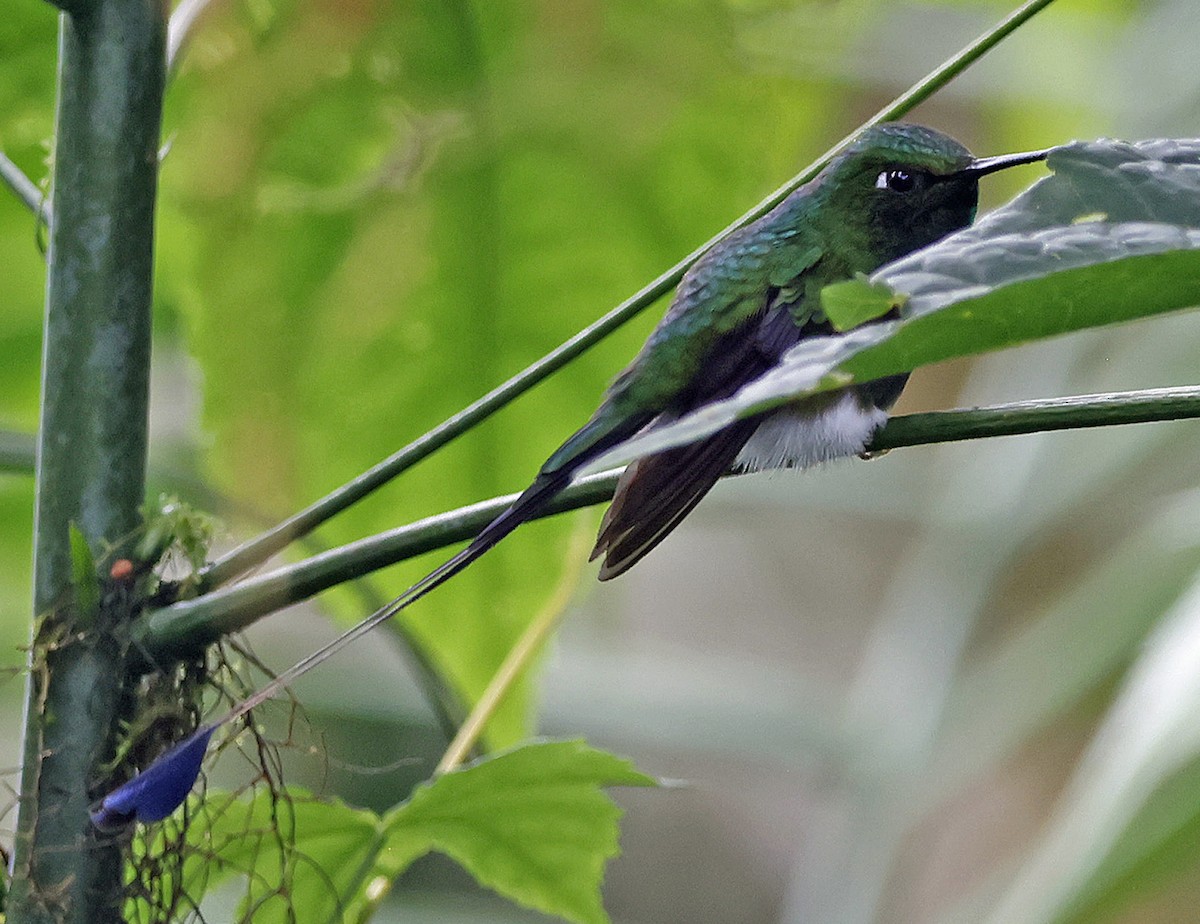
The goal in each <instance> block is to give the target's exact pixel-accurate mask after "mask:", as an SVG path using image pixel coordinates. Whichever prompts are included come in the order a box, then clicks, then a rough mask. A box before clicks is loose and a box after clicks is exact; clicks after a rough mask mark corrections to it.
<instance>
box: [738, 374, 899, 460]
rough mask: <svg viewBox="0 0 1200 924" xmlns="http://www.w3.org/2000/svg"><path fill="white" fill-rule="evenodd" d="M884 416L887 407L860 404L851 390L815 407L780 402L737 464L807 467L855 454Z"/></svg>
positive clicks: (884, 420) (883, 419) (867, 440)
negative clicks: (792, 405)
mask: <svg viewBox="0 0 1200 924" xmlns="http://www.w3.org/2000/svg"><path fill="white" fill-rule="evenodd" d="M887 419H888V415H887V412H886V411H882V410H880V409H879V408H877V407H874V406H871V407H868V408H864V407H863V406H862V404H861V403H860V401H859V398H858V396H857V395H855V394H854V393H853V392H850V391H844V392H842V393H841V394H840V395H838V396H837V398H836V399H835V400H833V401H832V402H830V403H828V404H824V405H823V406H821V407H820V408H818V409H816V410H814V409H812V408H811V406H810V407H808V408H805V407H804V406H803V405H800V406H795V407H785V408H782V409H780V410H778V411H776V412H775V413H774V414H772V415H771V416H770V417H768V418H767V419H766V420H764V421H763V422H762V424H760V425H759V428H758V429H757V430H755V431H754V435H753V436H752V437H750V440H749V441H748V442H747V443H746V445H745V446H744V447H743V448H742V451H741V453H740V454H739V455H738V457H737V466H738V467H739V468H742V469H745V470H747V471H759V470H761V469H768V468H809V467H810V466H813V465H817V464H818V463H820V462H829V461H831V460H832V459H841V458H844V457H845V456H853V455H858V453H860V452H862V451H863V449H865V448H866V445H867V443H868V442H869V441H870V439H871V437H872V436H874V435H875V431H876V430H878V429H879V428H880V427H882V426H883V425H884V423H886V422H887Z"/></svg>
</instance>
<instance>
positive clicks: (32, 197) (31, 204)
mask: <svg viewBox="0 0 1200 924" xmlns="http://www.w3.org/2000/svg"><path fill="white" fill-rule="evenodd" d="M0 180H3V181H4V185H5V186H7V187H8V188H9V189H11V190H12V191H13V193H15V194H16V197H17V198H18V199H20V200H21V201H22V202H23V203H24V204H25V207H26V208H27V209H29V211H31V212H33V214H34V215H36V216H37V217H39V218H41V219H43V220H44V221H45V222H46V224H49V223H50V207H49V206H48V205H47V204H46V197H45V196H44V195H42V191H41V190H40V189H39V188H38V185H37V183H35V182H33V180H31V179H30V178H29V177H28V176H26V175H25V172H24V171H23V170H22V169H21V168H20V167H18V166H17V165H16V164H15V163H13V161H12V159H11V158H10V157H9V156H8V155H7V154H5V153H4V152H3V151H0Z"/></svg>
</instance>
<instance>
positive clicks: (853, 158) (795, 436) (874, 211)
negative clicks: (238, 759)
mask: <svg viewBox="0 0 1200 924" xmlns="http://www.w3.org/2000/svg"><path fill="white" fill-rule="evenodd" d="M1048 153H1049V151H1034V152H1029V153H1024V154H1009V155H1003V156H1000V157H984V158H977V157H974V156H973V155H972V154H971V152H970V151H969V150H967V149H966V148H965V147H964V146H963V145H961V144H960V143H959V142H957V141H955V140H954V139H953V138H950V137H949V136H947V135H944V134H942V133H940V132H937V131H934V130H933V129H929V128H925V127H923V126H920V125H913V124H908V123H899V122H893V123H883V124H879V125H875V126H873V127H871V128H868V129H866V130H864V131H863V132H861V133H860V134H859V135H858V136H857V137H856V138H855V139H854V140H853V141H852V142H851V143H850V144H849V145H848V146H847V147H846V148H845V149H844V150H843V151H842V152H841V153H840V154H839V155H837V156H836V157H835V158H834V159H833V160H831V161H830V163H829V164H828V165H827V166H826V167H825V169H823V170H822V171H821V172H820V173H819V174H818V175H817V176H816V177H815V178H814V179H813V180H812V181H810V182H808V183H806V184H804V185H803V186H801V187H799V188H798V189H796V190H795V191H794V192H792V193H791V194H790V195H789V196H787V198H785V199H784V200H783V201H782V202H781V203H780V204H779V205H777V206H776V207H775V208H774V209H772V210H771V211H770V212H768V213H767V214H766V215H764V216H762V217H761V218H759V219H758V220H756V221H754V222H752V223H750V224H747V225H746V226H744V227H743V228H741V229H739V230H737V231H734V232H733V233H731V234H729V235H727V236H726V237H724V238H722V239H721V241H720V242H718V243H717V244H715V245H714V246H713V247H712V248H711V249H709V250H708V251H707V252H706V253H705V254H704V255H703V256H702V257H701V258H700V259H699V260H697V261H696V263H695V264H693V265H692V267H691V269H690V270H688V272H687V273H686V274H685V275H684V276H683V278H682V280H681V281H680V283H679V286H678V288H677V289H676V292H675V296H674V299H673V300H672V302H671V304H670V306H669V307H668V309H667V311H666V314H665V315H664V316H663V319H662V321H661V322H659V324H658V325H657V327H655V329H654V330H653V332H652V333H651V334H650V336H649V338H648V339H647V340H646V343H645V345H644V346H643V347H642V349H641V351H640V352H639V353H638V354H637V356H636V357H634V359H633V361H632V362H631V363H630V364H629V366H627V367H626V368H625V370H624V371H623V372H621V373H620V374H619V375H618V376H617V377H616V378H615V379H614V381H613V382H612V384H611V385H610V386H609V388H608V390H607V391H606V393H605V395H604V397H603V400H602V401H601V402H600V405H599V407H598V408H597V410H596V412H595V413H594V414H593V415H592V417H591V418H590V419H589V420H588V421H587V423H585V424H584V425H583V426H582V427H580V428H579V429H578V430H577V431H576V432H575V433H574V434H573V435H571V436H570V437H569V438H568V439H567V440H566V441H565V442H564V443H563V444H562V445H561V446H560V447H559V448H558V449H556V450H555V451H554V452H553V453H552V454H551V455H550V457H549V458H548V459H547V460H546V462H545V463H544V464H543V465H542V467H541V469H540V470H539V471H538V472H537V474H536V476H535V477H534V479H533V481H532V483H531V484H530V485H529V487H528V488H526V489H525V491H524V492H523V493H522V494H520V495H519V496H518V497H517V499H516V500H515V501H514V502H513V503H512V505H511V506H510V507H508V508H507V509H506V510H505V511H504V512H502V513H501V514H499V515H498V516H497V517H496V518H495V519H494V520H492V522H491V523H489V524H488V525H487V526H485V527H484V528H483V530H481V531H480V532H479V534H478V535H477V536H476V537H475V538H474V539H473V540H472V541H471V543H470V544H469V545H467V546H466V547H465V548H464V549H463V550H462V551H460V552H458V553H457V554H456V555H454V556H453V557H451V558H450V559H449V560H448V561H447V562H445V563H444V564H443V565H441V566H440V567H438V568H436V569H435V570H433V571H431V572H430V573H429V574H427V575H426V576H425V577H424V578H422V579H421V580H420V581H418V582H417V583H416V584H414V585H412V586H411V587H410V588H408V590H406V591H405V592H404V593H402V594H401V595H400V596H399V597H397V598H396V599H395V600H393V601H392V603H391V604H389V605H388V606H387V607H384V608H383V609H381V610H379V611H377V612H376V613H374V614H372V615H371V616H369V617H367V618H366V619H364V620H363V621H362V622H360V623H358V625H356V626H354V627H352V628H351V629H348V630H347V631H346V632H345V633H343V634H342V635H340V636H338V637H337V638H336V639H334V640H333V641H331V642H329V643H328V644H327V645H326V646H324V647H323V648H321V649H320V650H318V651H316V652H314V653H313V654H311V655H309V656H308V657H306V658H305V659H303V660H302V661H300V662H298V663H297V664H295V665H293V666H292V667H291V668H289V669H288V670H286V671H284V672H283V673H281V674H279V675H278V676H277V677H276V678H275V679H274V680H273V681H272V682H270V683H269V684H267V685H266V686H264V687H263V688H262V689H261V690H259V691H258V692H257V693H256V694H254V696H252V697H250V698H249V699H247V700H246V701H244V702H243V703H241V704H239V705H238V706H236V707H234V708H233V709H232V710H231V711H230V712H229V713H228V714H227V715H225V716H224V717H223V718H221V719H219V720H218V721H217V722H214V723H210V724H209V725H206V726H205V727H203V728H201V729H199V730H198V731H196V732H194V733H193V734H192V736H191V737H189V738H188V739H186V740H185V741H183V742H182V743H180V744H179V745H177V746H176V747H175V748H174V749H172V750H171V751H169V752H168V753H167V754H165V755H163V757H162V758H160V759H159V760H158V761H156V762H155V763H154V764H152V765H151V766H150V767H148V768H147V769H146V770H145V771H143V772H142V773H141V774H139V775H138V776H136V777H134V778H133V779H132V780H130V781H129V782H128V783H126V784H124V785H123V786H121V787H119V788H118V789H116V790H114V791H113V792H112V793H110V794H109V795H108V796H106V797H105V798H104V799H103V800H102V802H101V804H100V805H99V806H98V807H97V809H96V810H95V812H94V813H93V820H94V822H95V823H96V824H97V826H99V827H101V828H110V827H113V826H119V825H120V824H122V823H124V821H127V820H128V819H130V818H134V817H136V818H139V819H140V820H143V821H154V820H158V819H160V818H164V817H166V815H167V814H169V813H170V812H171V811H173V810H174V808H175V807H176V806H178V805H179V804H180V803H181V802H182V801H183V799H184V798H185V797H186V795H187V792H188V791H189V790H190V788H191V786H192V784H193V783H194V781H195V778H196V775H197V774H198V772H199V768H200V761H201V759H202V757H203V753H204V750H205V748H206V746H207V743H208V740H209V738H210V737H211V736H212V733H213V731H214V730H215V729H216V728H217V727H218V726H219V725H222V724H224V723H225V722H228V721H231V720H232V719H235V718H237V717H238V716H241V715H244V714H245V713H247V712H248V711H250V709H252V708H253V707H254V706H256V705H258V704H259V703H261V702H263V701H264V700H266V699H267V698H268V697H270V696H272V695H274V693H275V692H276V691H278V690H279V689H281V688H282V687H283V686H284V685H286V684H288V683H291V682H292V681H293V680H295V679H296V678H297V677H299V676H300V675H301V674H304V673H306V672H307V671H308V670H310V669H311V668H313V667H315V666H316V665H317V664H319V663H321V662H322V661H324V660H325V659H326V658H328V657H329V656H331V655H332V654H334V653H335V652H337V651H338V650H340V649H341V648H342V647H344V646H345V645H347V644H349V643H350V642H352V641H354V640H355V639H356V638H358V637H360V636H361V635H364V634H365V633H366V632H368V631H370V630H371V629H372V628H374V627H375V626H376V625H379V624H380V623H382V622H384V621H385V620H387V619H390V618H391V617H392V616H394V615H396V614H397V613H398V612H400V611H401V610H402V609H405V608H406V607H408V606H409V605H410V604H412V603H414V602H415V601H416V600H418V599H420V598H421V597H423V596H424V595H425V594H427V593H429V592H430V591H432V590H433V589H434V588H436V587H438V586H439V585H441V584H442V583H444V582H445V581H447V580H449V579H450V578H451V577H453V576H454V575H456V574H458V573H459V572H461V571H462V570H464V569H465V568H467V567H468V566H469V565H470V564H472V563H473V562H474V561H476V560H477V559H478V558H480V557H481V556H482V555H484V554H485V553H486V552H488V551H489V550H490V549H492V548H493V547H494V546H495V545H496V544H497V543H499V542H500V541H501V540H502V539H504V538H505V537H506V536H508V535H509V533H511V532H512V531H513V530H515V529H516V528H517V527H518V526H520V525H521V524H522V523H525V522H526V521H528V520H530V519H532V518H533V517H535V516H536V515H537V514H538V513H539V512H540V511H541V510H542V509H543V508H544V507H545V505H546V504H547V503H548V502H549V501H550V500H551V499H552V498H554V496H555V495H557V494H558V493H559V492H560V491H562V490H563V489H564V488H566V487H567V485H569V484H570V483H571V480H572V479H573V478H574V476H575V475H576V474H577V473H579V472H580V471H581V470H582V469H583V468H585V467H586V466H587V465H588V464H589V463H590V462H591V461H592V460H594V459H596V458H598V457H599V456H600V455H602V454H603V453H605V452H607V451H608V450H610V449H612V448H614V447H617V446H619V445H620V444H621V443H622V442H624V441H625V440H627V439H629V438H631V437H633V436H634V435H636V434H638V433H641V432H643V431H645V430H647V429H650V428H654V427H657V426H660V425H663V424H667V423H670V422H671V421H673V420H676V419H678V418H680V417H682V416H684V415H686V414H688V413H690V412H692V411H695V410H697V409H699V408H702V407H704V406H705V405H706V404H709V403H710V402H713V401H719V400H721V399H723V398H727V397H729V396H730V395H732V394H733V393H734V392H736V391H737V390H738V389H740V388H742V387H743V386H745V385H747V384H749V383H750V382H753V381H754V380H755V379H757V378H759V377H760V376H762V375H764V374H765V373H766V372H768V371H769V370H770V369H772V368H773V367H774V366H776V365H778V364H779V363H780V361H781V360H782V358H783V355H784V354H785V353H786V352H787V351H788V350H789V349H790V348H791V347H793V346H795V345H796V344H797V343H799V342H800V341H802V340H805V339H807V338H810V337H817V336H827V335H830V334H833V333H835V331H834V329H833V328H832V326H831V325H830V323H829V321H828V319H827V318H826V317H825V315H824V313H823V311H822V308H821V299H820V293H821V290H822V289H823V288H824V287H825V286H827V285H829V284H831V283H834V282H838V281H840V280H845V279H850V278H853V277H854V276H855V275H856V274H859V273H864V274H867V273H871V272H873V271H875V270H876V269H878V268H879V267H881V266H883V265H884V264H885V263H889V262H891V261H893V260H897V259H899V258H900V257H903V256H905V255H906V254H909V253H912V252H913V251H915V250H918V249H920V248H922V247H926V246H928V245H930V244H933V243H934V242H936V241H938V240H940V239H941V238H943V237H945V236H946V235H948V234H951V233H952V232H954V231H957V230H959V229H961V228H965V227H967V226H968V225H970V224H971V222H972V221H974V219H975V212H976V208H977V206H978V201H979V180H980V178H981V177H983V176H986V175H988V174H989V173H994V172H995V171H997V170H1003V169H1005V168H1008V167H1014V166H1018V165H1020V164H1029V163H1033V162H1035V161H1039V160H1043V159H1044V158H1045V157H1046V155H1047V154H1048ZM907 378H908V376H907V374H902V375H893V376H888V377H886V378H881V379H877V380H875V381H871V382H864V383H861V384H855V385H851V386H848V387H846V388H842V389H839V390H835V391H831V392H826V393H822V394H819V395H813V396H810V397H805V398H801V399H798V400H797V401H794V402H792V403H791V404H786V405H784V406H782V407H780V408H776V409H772V410H769V411H766V412H764V413H762V414H759V415H757V416H753V417H748V418H745V419H742V420H738V421H736V422H735V423H732V424H730V425H729V426H727V427H725V428H724V429H723V430H720V431H718V432H716V433H714V434H712V435H710V436H707V437H705V438H703V439H701V440H699V441H697V442H695V443H692V444H689V445H684V446H680V447H677V448H674V449H668V450H665V451H662V452H659V453H656V454H653V455H648V456H645V457H642V458H640V459H638V460H636V461H634V462H633V463H631V464H630V465H629V466H628V467H626V469H625V471H624V472H623V473H622V475H621V477H620V479H619V481H618V483H617V487H616V490H615V493H614V495H613V500H612V504H611V505H610V506H609V508H608V511H607V513H606V514H605V516H604V519H603V521H602V523H601V526H600V533H599V536H598V538H597V540H596V545H595V548H594V550H593V552H592V558H593V560H594V559H596V558H602V559H603V560H602V562H601V566H600V572H599V577H600V580H609V579H610V578H614V577H616V576H617V575H620V574H623V573H624V572H626V571H628V570H629V568H631V567H632V566H633V565H635V564H636V563H637V562H638V561H640V560H641V559H642V558H643V557H644V556H645V555H646V554H647V553H648V552H649V551H650V550H651V549H653V548H654V547H655V546H656V545H658V544H659V543H660V542H662V541H663V539H664V538H666V536H667V535H668V534H669V533H670V532H671V531H672V530H673V529H674V528H675V527H676V526H678V525H679V523H680V522H681V521H682V520H683V519H684V518H685V517H686V516H687V515H688V514H689V513H690V512H691V511H692V509H693V508H694V507H695V506H696V505H697V504H698V503H699V502H700V500H701V499H702V498H703V497H704V496H705V495H706V494H707V493H708V491H709V490H710V489H711V488H712V487H713V485H715V484H716V482H717V481H718V480H719V479H720V478H721V476H722V475H724V474H726V473H727V472H729V471H730V470H736V469H743V470H758V469H764V468H775V467H796V468H805V467H808V466H811V465H814V464H817V463H820V462H825V461H829V460H832V459H836V458H840V457H844V456H852V455H855V454H859V453H862V452H863V450H864V449H865V448H866V446H867V445H868V444H869V442H870V440H871V437H872V436H873V435H874V433H875V431H876V430H878V429H879V427H881V426H882V425H883V424H884V422H885V421H886V420H887V412H888V410H889V409H890V408H891V407H892V405H893V404H894V403H895V401H896V399H897V398H898V397H899V396H900V392H901V390H902V389H903V388H904V385H905V382H906V380H907Z"/></svg>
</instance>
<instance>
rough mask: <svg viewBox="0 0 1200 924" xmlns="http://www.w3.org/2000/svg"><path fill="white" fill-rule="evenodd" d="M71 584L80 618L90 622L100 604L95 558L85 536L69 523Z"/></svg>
mask: <svg viewBox="0 0 1200 924" xmlns="http://www.w3.org/2000/svg"><path fill="white" fill-rule="evenodd" d="M70 530H71V586H72V587H74V588H75V605H76V606H78V607H79V615H80V617H81V618H83V619H85V620H87V621H88V622H90V621H91V620H92V619H93V618H94V617H95V615H96V610H97V608H98V607H99V606H100V578H99V577H98V576H97V574H96V559H95V558H93V557H92V549H91V546H89V545H88V541H87V537H86V536H84V534H83V532H82V531H81V530H80V529H79V527H78V526H76V525H75V524H74V523H72V524H71V527H70Z"/></svg>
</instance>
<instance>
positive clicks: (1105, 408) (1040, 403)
mask: <svg viewBox="0 0 1200 924" xmlns="http://www.w3.org/2000/svg"><path fill="white" fill-rule="evenodd" d="M1198 417H1200V386H1189V387H1183V388H1156V389H1148V390H1144V391H1132V392H1116V393H1111V394H1098V395H1080V396H1074V397H1068V398H1050V399H1043V400H1037V401H1020V402H1015V403H1012V404H1000V405H995V406H992V407H982V408H969V409H960V410H952V411H933V412H929V413H924V414H910V415H907V416H903V417H896V418H893V419H892V420H890V421H889V422H888V423H887V425H886V426H885V427H884V428H883V429H881V430H880V431H879V433H877V434H876V436H875V438H874V439H873V440H872V442H871V444H870V445H869V446H868V447H867V449H868V451H870V452H883V451H886V450H890V449H898V448H901V447H904V446H922V445H927V444H930V443H946V442H955V441H960V440H972V439H984V438H989V437H997V436H1015V435H1020V434H1028V433H1037V432H1042V431H1050V430H1069V429H1082V428H1090V427H1108V426H1118V425H1122V424H1132V423H1147V422H1152V421H1164V420H1186V419H1194V418H1198ZM618 476H619V473H618V472H604V473H601V474H598V475H593V476H590V477H588V478H583V479H580V480H579V481H578V482H576V483H575V484H573V485H572V486H571V487H570V488H568V489H567V490H566V491H564V492H563V493H562V494H560V495H559V496H558V497H557V498H555V499H554V501H553V502H551V504H549V505H548V506H547V508H546V510H544V511H543V512H542V513H540V514H539V517H541V516H552V515H554V514H557V513H562V512H564V511H567V510H576V509H578V508H580V507H586V506H590V505H592V504H598V503H603V502H604V501H606V500H608V499H609V498H611V497H612V492H613V489H614V488H615V486H616V482H617V478H618ZM516 496H517V495H515V494H510V495H506V496H503V497H497V498H492V499H491V500H487V501H484V502H482V503H478V504H473V505H471V506H469V507H461V508H459V509H457V510H451V511H449V512H447V513H444V514H439V515H438V516H435V517H429V518H428V519H425V520H420V521H418V522H416V523H412V524H409V525H408V526H404V527H401V528H399V529H394V530H390V531H388V532H386V533H381V534H379V535H377V536H372V537H369V538H367V539H362V540H359V541H357V542H353V543H350V544H349V545H344V546H341V547H339V548H336V549H332V550H330V551H328V552H325V553H323V554H321V555H317V556H314V557H312V558H309V559H306V560H305V561H301V562H298V563H296V564H291V565H287V566H284V567H281V568H278V569H276V570H274V571H271V572H268V573H266V574H261V575H257V576H255V577H253V578H249V579H247V580H245V581H242V582H240V583H238V584H236V585H233V586H230V587H225V588H222V589H220V590H217V591H214V592H212V593H209V594H206V595H204V596H202V597H197V598H195V599H192V600H185V601H182V602H179V603H175V604H173V605H171V606H167V607H163V608H162V609H159V610H154V611H151V612H149V613H147V614H145V615H144V616H143V617H142V618H141V619H140V620H138V622H136V623H135V624H134V629H133V637H134V641H135V643H136V644H137V645H138V646H140V647H141V649H142V650H143V651H144V652H145V653H146V657H147V658H148V659H150V661H151V662H158V661H169V660H172V659H174V658H178V657H186V656H190V655H193V654H195V652H196V651H197V650H199V649H202V648H203V647H204V646H206V645H208V644H210V643H212V642H214V641H216V640H218V639H220V638H221V637H223V636H224V635H226V634H228V633H230V632H236V631H240V630H241V629H244V628H246V626H248V625H250V624H251V623H253V622H255V621H256V620H258V619H259V618H261V617H263V616H265V615H267V614H268V613H271V612H273V611H274V610H277V609H279V608H281V607H283V606H287V605H289V604H292V603H296V602H299V601H300V600H304V599H307V598H308V597H311V596H313V595H314V594H317V593H320V592H321V591H323V590H326V589H328V588H330V587H333V586H336V585H337V584H341V583H343V582H345V581H348V580H352V579H354V578H357V577H361V576H362V575H364V574H367V573H369V572H371V571H375V570H377V569H379V568H383V567H386V566H388V565H392V564H395V563H397V562H400V561H405V560H407V559H409V558H413V557H415V556H417V555H421V554H424V553H426V552H430V551H433V550H436V549H439V548H444V547H446V546H449V545H453V544H454V543H457V542H462V541H464V540H467V539H470V538H472V537H473V536H475V534H476V533H478V532H479V530H480V529H482V528H483V527H484V526H486V525H487V524H488V523H489V522H491V520H492V519H493V518H495V517H496V516H497V515H498V514H499V513H500V512H501V511H503V510H505V509H506V508H507V507H508V506H509V505H510V504H511V503H512V502H513V501H514V500H515V499H516Z"/></svg>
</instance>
